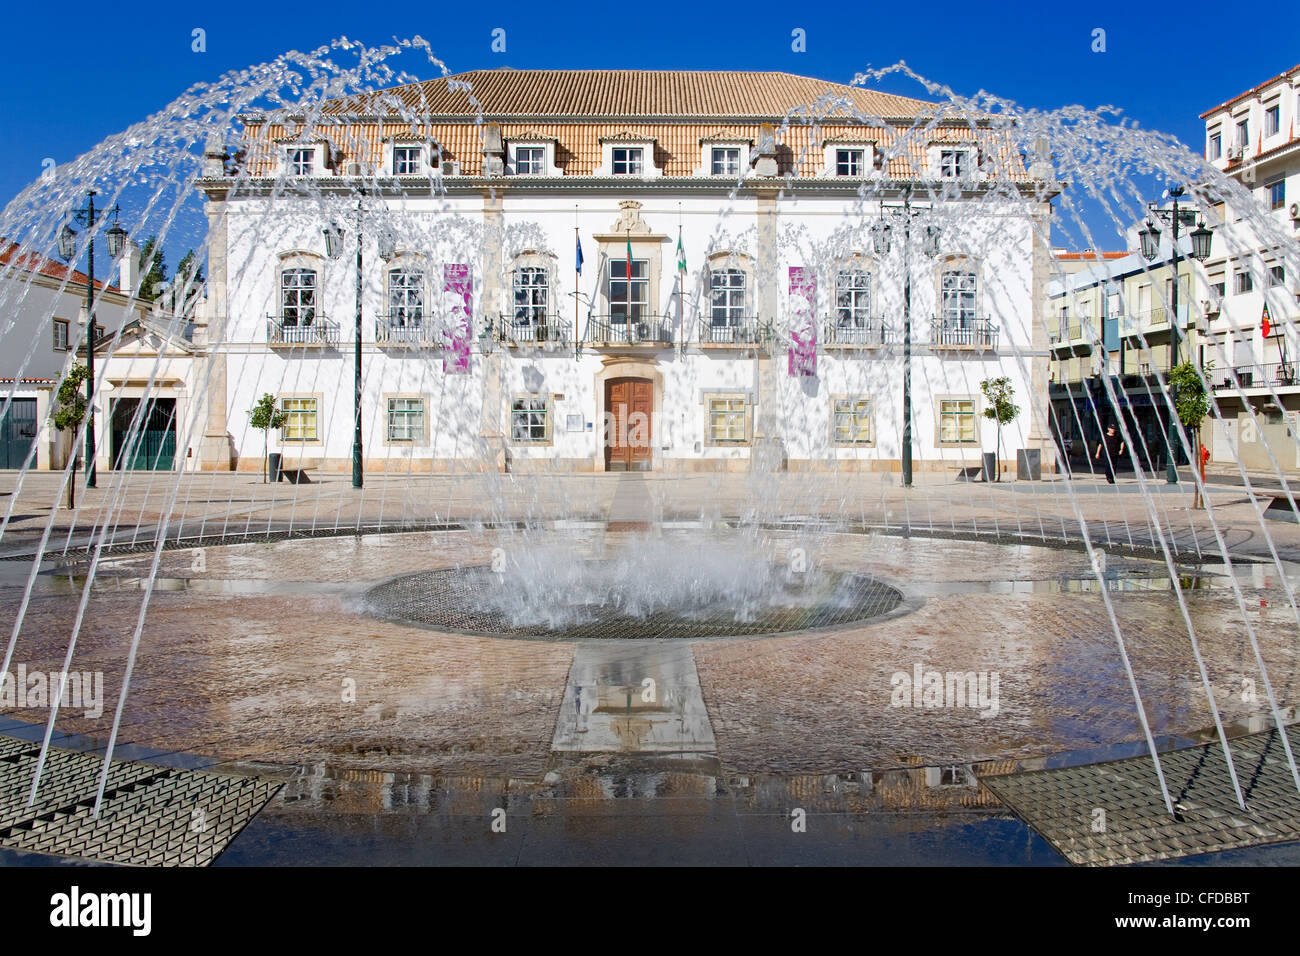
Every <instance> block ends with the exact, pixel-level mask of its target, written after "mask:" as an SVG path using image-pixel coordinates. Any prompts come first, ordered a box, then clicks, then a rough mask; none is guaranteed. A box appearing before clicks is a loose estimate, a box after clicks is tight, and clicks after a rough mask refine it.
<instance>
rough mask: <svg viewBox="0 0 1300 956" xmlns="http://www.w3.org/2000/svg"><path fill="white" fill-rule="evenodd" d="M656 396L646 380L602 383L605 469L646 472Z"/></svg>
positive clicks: (650, 458) (649, 459)
mask: <svg viewBox="0 0 1300 956" xmlns="http://www.w3.org/2000/svg"><path fill="white" fill-rule="evenodd" d="M654 407H655V396H654V383H653V382H651V381H650V380H649V379H645V378H613V379H609V380H608V381H607V382H605V470H606V471H649V470H650V465H651V461H652V460H653V456H652V454H651V450H650V446H651V442H652V440H653V438H654V436H653V434H652V428H653V424H654V423H653V418H654Z"/></svg>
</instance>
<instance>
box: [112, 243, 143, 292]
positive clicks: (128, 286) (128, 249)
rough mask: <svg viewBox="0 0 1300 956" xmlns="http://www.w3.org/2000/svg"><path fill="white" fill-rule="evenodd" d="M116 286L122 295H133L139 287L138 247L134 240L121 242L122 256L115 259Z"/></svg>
mask: <svg viewBox="0 0 1300 956" xmlns="http://www.w3.org/2000/svg"><path fill="white" fill-rule="evenodd" d="M117 287H118V288H119V289H121V290H122V293H123V294H124V295H134V294H135V293H136V292H137V291H138V290H139V287H140V247H139V246H137V245H136V244H135V240H133V239H126V240H124V241H123V242H122V257H121V258H120V259H118V261H117Z"/></svg>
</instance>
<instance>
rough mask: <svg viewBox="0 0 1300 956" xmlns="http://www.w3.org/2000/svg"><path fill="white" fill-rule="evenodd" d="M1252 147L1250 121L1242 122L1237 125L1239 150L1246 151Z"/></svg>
mask: <svg viewBox="0 0 1300 956" xmlns="http://www.w3.org/2000/svg"><path fill="white" fill-rule="evenodd" d="M1249 145H1250V120H1245V119H1244V120H1242V121H1241V122H1239V123H1238V124H1237V148H1238V149H1245V148H1246V147H1247V146H1249Z"/></svg>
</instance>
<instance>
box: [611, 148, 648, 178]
mask: <svg viewBox="0 0 1300 956" xmlns="http://www.w3.org/2000/svg"><path fill="white" fill-rule="evenodd" d="M644 154H645V150H644V149H643V148H642V147H640V146H615V147H614V148H613V150H611V160H612V162H613V171H614V175H615V176H640V175H641V172H642V169H643V163H642V157H643V156H644Z"/></svg>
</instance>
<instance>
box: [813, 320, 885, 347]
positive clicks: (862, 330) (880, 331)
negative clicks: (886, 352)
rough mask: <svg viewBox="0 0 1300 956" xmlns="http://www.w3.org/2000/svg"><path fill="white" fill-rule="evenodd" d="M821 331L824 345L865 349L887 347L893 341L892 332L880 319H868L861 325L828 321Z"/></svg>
mask: <svg viewBox="0 0 1300 956" xmlns="http://www.w3.org/2000/svg"><path fill="white" fill-rule="evenodd" d="M822 329H823V331H822V341H823V342H824V343H825V344H826V345H856V346H860V347H866V346H872V345H887V344H889V343H891V342H893V341H894V339H895V336H894V333H893V330H892V329H890V328H889V327H888V326H886V325H885V320H884V319H882V318H875V319H869V320H867V321H866V322H863V323H858V322H841V321H840V320H839V319H838V318H834V319H828V320H827V321H826V323H825V325H824V326H823V327H822Z"/></svg>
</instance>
